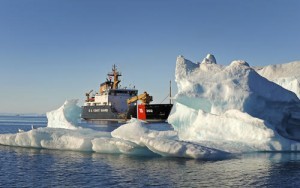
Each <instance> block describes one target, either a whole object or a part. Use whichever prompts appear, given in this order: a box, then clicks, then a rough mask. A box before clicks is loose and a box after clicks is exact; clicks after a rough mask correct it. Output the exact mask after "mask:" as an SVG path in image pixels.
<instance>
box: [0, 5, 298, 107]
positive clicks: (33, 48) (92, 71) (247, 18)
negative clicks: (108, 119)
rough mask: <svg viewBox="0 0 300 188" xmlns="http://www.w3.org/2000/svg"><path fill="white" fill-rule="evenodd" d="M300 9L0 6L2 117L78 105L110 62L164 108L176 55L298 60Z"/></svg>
mask: <svg viewBox="0 0 300 188" xmlns="http://www.w3.org/2000/svg"><path fill="white" fill-rule="evenodd" d="M299 10H300V1H297V0H294V1H292V0H288V1H282V0H280V1H276V0H272V1H269V0H251V1H243V0H226V1H225V0H147V1H146V0H106V1H104V0H0V91H1V92H0V113H3V112H11V113H45V112H47V111H50V110H53V109H56V108H57V107H59V106H60V105H61V104H62V103H63V102H64V100H65V99H72V98H78V99H80V104H82V102H83V100H84V98H85V96H84V93H85V92H86V91H88V90H90V89H94V90H98V86H99V84H100V82H102V81H104V80H105V78H106V73H107V72H108V71H110V70H111V66H112V64H116V65H118V67H119V69H120V70H121V72H122V73H123V75H124V76H123V81H122V83H121V84H122V85H124V86H125V85H129V84H132V85H135V86H136V88H138V89H139V90H140V92H143V91H148V92H149V93H150V94H151V95H153V97H154V99H155V101H156V102H161V100H163V98H164V97H165V96H166V95H167V94H168V85H169V80H173V85H174V70H175V63H176V57H177V56H178V55H184V56H185V57H186V58H187V59H190V60H191V61H194V62H197V61H201V60H202V59H203V58H204V57H205V55H206V54H207V53H212V54H214V55H215V57H216V59H217V62H218V63H220V64H224V65H226V64H229V63H230V62H231V61H232V60H235V59H243V60H246V61H247V62H248V63H249V64H250V65H252V66H257V65H267V64H280V63H286V62H290V61H294V60H300V57H299V56H300V53H299V52H300V33H299V31H300V14H299ZM174 92H175V90H174Z"/></svg>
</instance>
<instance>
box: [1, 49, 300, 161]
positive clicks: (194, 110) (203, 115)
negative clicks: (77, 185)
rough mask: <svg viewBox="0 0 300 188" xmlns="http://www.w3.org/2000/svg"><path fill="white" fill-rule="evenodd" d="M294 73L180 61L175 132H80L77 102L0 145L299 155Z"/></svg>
mask: <svg viewBox="0 0 300 188" xmlns="http://www.w3.org/2000/svg"><path fill="white" fill-rule="evenodd" d="M290 69H295V70H293V71H290ZM296 69H297V70H299V63H297V62H296V63H291V64H287V65H276V66H268V67H265V68H253V67H251V66H250V65H249V64H248V63H247V62H245V61H243V60H236V61H233V62H232V63H230V64H229V65H228V66H224V65H219V64H217V61H216V58H215V57H214V56H213V55H212V54H208V55H207V56H206V57H205V58H204V59H203V61H201V63H193V62H192V61H189V60H187V59H185V58H184V57H183V56H179V57H178V58H177V62H176V70H175V81H176V83H177V86H178V93H177V94H176V96H175V97H174V99H175V104H174V106H173V110H172V112H171V114H170V116H169V118H168V123H169V124H171V125H172V127H171V128H164V125H165V124H151V123H146V122H143V121H140V120H137V119H134V118H133V119H131V120H130V121H128V122H127V123H126V124H123V125H121V126H119V127H118V128H116V129H115V130H113V131H112V132H105V131H97V130H93V129H90V128H86V127H81V126H80V123H79V118H80V112H81V109H80V107H79V106H78V105H77V102H78V100H75V99H74V100H67V101H66V102H65V103H64V104H63V105H62V106H61V107H59V108H58V109H56V110H53V111H51V112H48V113H47V118H48V124H47V127H41V128H37V129H32V130H30V131H27V132H18V133H15V134H0V144H2V145H9V146H19V147H32V148H46V149H58V150H75V151H88V152H97V153H117V154H127V155H138V156H164V157H183V158H194V159H208V160H210V159H224V158H227V157H229V156H231V155H232V154H236V153H237V154H238V153H241V152H254V151H300V142H299V141H300V101H299V93H297V92H298V91H299V82H298V81H299V73H298V72H300V71H297V70H296ZM288 71H289V72H288ZM284 72H285V73H284ZM288 76H290V78H289V79H288ZM279 78H280V79H281V81H278V80H280V79H279ZM283 78H284V79H283ZM282 80H285V81H282ZM295 80H297V84H298V85H297V84H294V82H295V83H296V81H295ZM275 82H276V83H275ZM289 84H290V85H289ZM290 86H291V87H290Z"/></svg>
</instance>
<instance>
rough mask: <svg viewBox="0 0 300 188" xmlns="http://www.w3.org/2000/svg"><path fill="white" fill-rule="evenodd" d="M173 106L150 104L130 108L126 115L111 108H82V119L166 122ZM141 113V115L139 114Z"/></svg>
mask: <svg viewBox="0 0 300 188" xmlns="http://www.w3.org/2000/svg"><path fill="white" fill-rule="evenodd" d="M172 106H173V105H172V104H148V105H138V107H139V109H137V106H130V107H129V109H128V111H127V112H126V113H118V112H116V111H115V110H114V109H113V108H112V107H111V106H82V112H81V118H82V119H85V120H107V121H126V120H129V119H131V118H137V114H139V119H142V120H145V121H148V122H164V121H166V120H167V119H168V117H169V114H170V112H171V109H172ZM137 112H139V113H137Z"/></svg>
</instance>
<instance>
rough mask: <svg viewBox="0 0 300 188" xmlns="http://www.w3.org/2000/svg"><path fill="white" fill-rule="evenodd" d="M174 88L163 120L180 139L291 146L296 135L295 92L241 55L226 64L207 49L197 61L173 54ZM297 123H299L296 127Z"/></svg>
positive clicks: (229, 146) (233, 147)
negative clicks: (172, 104)
mask: <svg viewBox="0 0 300 188" xmlns="http://www.w3.org/2000/svg"><path fill="white" fill-rule="evenodd" d="M175 81H176V82H177V86H178V93H177V95H176V96H175V100H176V104H175V109H174V110H173V112H172V114H171V115H170V117H169V119H168V122H169V123H170V124H172V125H173V127H174V129H175V130H177V131H178V134H179V138H180V139H181V140H187V141H193V142H198V143H201V144H203V145H206V146H208V147H214V148H217V149H221V150H224V151H229V152H244V151H273V150H291V148H293V149H294V148H295V145H297V142H295V141H292V140H290V139H293V140H299V139H300V134H297V133H300V128H298V127H299V126H300V109H299V104H300V101H299V99H298V97H297V96H296V94H295V93H293V92H291V91H289V90H286V89H284V88H282V87H281V86H279V85H277V84H275V83H274V82H271V81H269V80H267V79H266V78H264V77H262V76H261V75H259V74H258V73H257V72H256V71H255V70H254V69H253V68H251V67H250V66H249V64H248V63H247V62H245V61H241V60H238V61H233V62H232V63H231V64H230V65H228V66H222V65H218V64H216V60H215V58H214V57H213V58H212V55H208V56H207V57H206V58H205V59H204V60H203V61H202V63H200V64H195V63H193V62H191V61H189V60H187V59H185V58H184V57H183V56H179V57H178V58H177V63H176V72H175ZM297 126H298V127H297Z"/></svg>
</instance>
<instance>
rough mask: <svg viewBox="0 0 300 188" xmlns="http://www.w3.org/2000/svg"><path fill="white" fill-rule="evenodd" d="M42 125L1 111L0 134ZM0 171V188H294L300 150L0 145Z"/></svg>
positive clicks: (40, 120) (299, 170) (297, 181)
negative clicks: (166, 151) (192, 152)
mask: <svg viewBox="0 0 300 188" xmlns="http://www.w3.org/2000/svg"><path fill="white" fill-rule="evenodd" d="M46 124H47V119H46V118H45V117H22V116H0V134H4V133H16V132H17V131H18V129H19V128H20V129H23V130H25V131H26V130H30V129H31V125H33V126H34V127H44V126H46ZM83 125H87V126H90V127H93V126H94V128H95V129H106V130H107V131H110V130H112V129H113V128H114V126H110V127H106V126H97V125H91V124H88V123H84V122H83ZM0 170H1V174H0V187H299V186H300V178H299V177H300V153H248V154H243V155H237V156H234V157H232V158H230V159H226V160H219V161H201V160H193V159H183V158H165V157H158V156H157V157H139V156H128V155H117V154H116V155H113V154H99V153H92V152H74V151H59V150H46V149H31V148H21V147H10V146H1V145H0Z"/></svg>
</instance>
